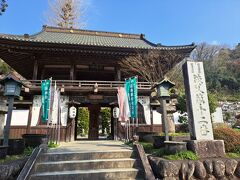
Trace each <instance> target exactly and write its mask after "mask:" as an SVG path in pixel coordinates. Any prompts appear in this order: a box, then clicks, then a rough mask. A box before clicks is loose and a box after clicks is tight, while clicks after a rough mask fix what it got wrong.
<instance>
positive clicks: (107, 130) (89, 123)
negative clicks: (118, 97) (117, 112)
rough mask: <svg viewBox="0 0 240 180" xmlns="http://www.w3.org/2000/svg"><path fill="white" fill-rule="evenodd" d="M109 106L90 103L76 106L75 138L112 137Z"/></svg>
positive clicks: (103, 138)
mask: <svg viewBox="0 0 240 180" xmlns="http://www.w3.org/2000/svg"><path fill="white" fill-rule="evenodd" d="M111 114H112V113H111V108H110V107H104V106H102V107H101V106H100V105H99V104H90V105H88V106H81V107H78V113H77V117H76V121H75V123H76V124H75V140H98V139H101V140H110V139H113V127H112V124H113V123H112V118H111Z"/></svg>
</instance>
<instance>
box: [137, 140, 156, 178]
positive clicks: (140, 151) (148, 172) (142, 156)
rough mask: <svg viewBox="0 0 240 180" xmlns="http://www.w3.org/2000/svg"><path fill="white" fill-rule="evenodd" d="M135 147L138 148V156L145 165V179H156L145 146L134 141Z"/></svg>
mask: <svg viewBox="0 0 240 180" xmlns="http://www.w3.org/2000/svg"><path fill="white" fill-rule="evenodd" d="M133 148H134V149H135V150H136V152H137V153H138V156H139V158H140V160H141V163H142V166H143V171H144V175H145V179H146V180H155V179H156V178H155V176H154V174H153V171H152V168H151V166H150V164H149V162H148V158H147V156H146V154H145V151H144V149H143V146H142V145H141V144H139V143H137V142H136V143H134V146H133Z"/></svg>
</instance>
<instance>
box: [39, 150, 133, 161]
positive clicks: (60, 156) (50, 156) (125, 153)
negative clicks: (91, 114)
mask: <svg viewBox="0 0 240 180" xmlns="http://www.w3.org/2000/svg"><path fill="white" fill-rule="evenodd" d="M134 157H136V154H135V153H134V151H132V150H121V151H92V152H51V153H45V154H43V155H42V156H41V157H40V162H46V161H70V160H94V159H118V158H134Z"/></svg>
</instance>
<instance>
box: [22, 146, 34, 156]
mask: <svg viewBox="0 0 240 180" xmlns="http://www.w3.org/2000/svg"><path fill="white" fill-rule="evenodd" d="M32 152H33V148H32V147H26V148H25V149H24V152H23V155H24V156H30V155H31V154H32Z"/></svg>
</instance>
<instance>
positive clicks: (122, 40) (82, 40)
mask: <svg viewBox="0 0 240 180" xmlns="http://www.w3.org/2000/svg"><path fill="white" fill-rule="evenodd" d="M0 39H8V40H15V41H25V42H36V43H37V42H40V43H55V44H69V45H84V46H99V47H118V48H135V49H188V48H194V47H195V46H194V44H191V45H184V46H161V45H157V44H154V43H151V42H149V41H148V40H146V39H145V38H144V35H142V34H126V33H113V32H103V31H88V30H78V29H65V28H56V27H48V26H43V30H42V31H41V32H40V33H38V34H35V35H28V34H25V35H23V36H18V35H8V34H0Z"/></svg>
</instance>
